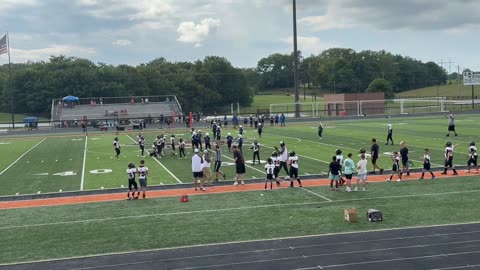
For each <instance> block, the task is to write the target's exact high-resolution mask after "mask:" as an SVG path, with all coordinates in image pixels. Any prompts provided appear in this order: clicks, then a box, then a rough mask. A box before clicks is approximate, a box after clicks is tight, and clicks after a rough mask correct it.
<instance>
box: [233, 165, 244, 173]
mask: <svg viewBox="0 0 480 270" xmlns="http://www.w3.org/2000/svg"><path fill="white" fill-rule="evenodd" d="M235 172H236V173H237V174H244V173H245V164H244V163H241V164H237V165H236V168H235Z"/></svg>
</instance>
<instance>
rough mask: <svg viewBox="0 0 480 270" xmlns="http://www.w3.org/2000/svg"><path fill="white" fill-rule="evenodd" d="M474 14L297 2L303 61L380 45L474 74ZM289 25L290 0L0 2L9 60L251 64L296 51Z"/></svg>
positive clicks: (381, 2) (352, 2)
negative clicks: (212, 57) (337, 49)
mask: <svg viewBox="0 0 480 270" xmlns="http://www.w3.org/2000/svg"><path fill="white" fill-rule="evenodd" d="M478 14H480V3H479V2H478V1H476V0H455V1H454V0H402V1H398V0H297V22H298V26H297V29H298V46H299V50H301V51H302V54H303V56H304V57H306V56H309V55H311V54H319V53H321V52H322V51H323V50H325V49H328V48H333V47H342V48H353V49H354V50H356V51H362V50H386V51H389V52H392V53H394V54H401V55H403V56H409V57H412V58H415V59H418V60H421V61H433V62H436V63H438V64H441V63H442V62H443V64H442V65H443V67H444V68H445V69H446V70H447V72H454V71H456V70H457V67H458V66H460V69H461V70H462V69H464V68H469V69H471V70H480V52H479V51H478V45H479V44H480V42H479V41H480V35H478V33H479V30H480V20H479V19H478ZM292 21H293V20H292V0H1V2H0V35H1V36H3V33H5V32H7V31H8V32H9V38H10V47H11V58H12V61H13V62H26V61H41V60H48V58H49V57H50V56H51V55H67V56H76V57H81V58H87V59H90V60H92V61H93V62H95V63H98V62H102V63H107V64H112V65H119V64H128V65H134V66H135V65H138V64H141V63H147V62H149V61H152V60H154V59H156V58H159V57H164V58H166V59H167V60H168V61H172V62H179V61H195V60H198V59H203V58H205V57H206V56H209V55H218V56H223V57H226V58H227V59H228V60H229V61H230V62H231V63H232V64H233V65H234V66H236V67H242V68H243V67H256V65H257V62H258V61H259V60H260V59H261V58H263V57H266V56H268V55H270V54H273V53H290V52H292V50H293V45H292V44H293V41H292V36H293V35H292V33H293V30H292ZM5 61H7V62H8V58H6V55H1V56H0V64H3V63H5Z"/></svg>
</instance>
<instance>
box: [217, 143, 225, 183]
mask: <svg viewBox="0 0 480 270" xmlns="http://www.w3.org/2000/svg"><path fill="white" fill-rule="evenodd" d="M220 167H222V150H221V149H220V145H218V144H217V145H215V168H214V171H215V181H216V182H217V181H218V176H222V177H223V180H225V179H227V175H226V174H225V173H224V172H222V171H221V170H220Z"/></svg>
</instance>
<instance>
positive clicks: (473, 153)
mask: <svg viewBox="0 0 480 270" xmlns="http://www.w3.org/2000/svg"><path fill="white" fill-rule="evenodd" d="M468 151H469V153H468V166H472V165H473V166H477V159H478V154H477V147H476V146H475V145H471V146H470V147H469V148H468Z"/></svg>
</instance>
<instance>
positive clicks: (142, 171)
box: [137, 159, 148, 199]
mask: <svg viewBox="0 0 480 270" xmlns="http://www.w3.org/2000/svg"><path fill="white" fill-rule="evenodd" d="M137 173H138V182H140V190H141V191H142V192H143V195H142V197H143V198H144V199H145V198H146V197H147V187H148V185H147V176H148V167H147V166H145V161H144V160H143V159H142V160H140V166H138V168H137ZM138 195H140V192H139V194H138Z"/></svg>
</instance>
